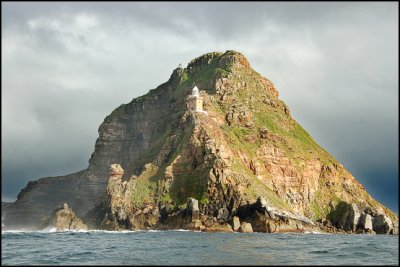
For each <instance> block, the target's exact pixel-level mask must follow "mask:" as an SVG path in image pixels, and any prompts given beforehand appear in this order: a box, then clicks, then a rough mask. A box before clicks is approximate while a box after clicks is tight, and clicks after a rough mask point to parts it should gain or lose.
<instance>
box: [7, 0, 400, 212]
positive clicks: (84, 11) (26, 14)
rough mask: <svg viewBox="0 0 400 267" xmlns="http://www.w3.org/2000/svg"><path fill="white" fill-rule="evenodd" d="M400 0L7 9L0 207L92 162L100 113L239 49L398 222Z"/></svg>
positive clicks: (62, 5) (23, 5)
mask: <svg viewBox="0 0 400 267" xmlns="http://www.w3.org/2000/svg"><path fill="white" fill-rule="evenodd" d="M398 25H399V14H398V3H397V2H386V3H378V2H365V3H361V2H357V3H344V2H342V3H294V2H290V3H267V2H266V3H262V2H259V3H255V2H253V3H211V2H203V3H189V2H185V3H144V2H141V3H135V2H120V3H106V2H101V3H88V2H87V3H81V2H70V3H55V2H54V3H51V2H47V3H46V2H45V3H32V4H31V3H22V2H20V3H11V2H9V3H7V2H2V39H1V43H2V46H1V55H2V62H1V64H2V84H1V88H2V90H1V94H2V98H1V106H2V110H1V111H2V131H1V133H2V179H1V180H2V200H3V201H4V200H6V201H11V200H15V199H16V195H17V194H18V192H19V191H20V189H21V188H22V187H24V186H25V185H26V183H27V181H29V180H34V179H37V178H40V177H44V176H57V175H64V174H68V173H71V172H75V171H78V170H82V169H84V168H86V167H87V165H88V159H89V157H90V155H91V153H92V151H93V149H94V144H95V140H96V138H97V129H98V126H99V125H100V123H101V122H102V121H103V119H104V117H105V116H106V115H108V114H109V113H110V112H111V111H112V110H113V109H114V108H116V107H117V106H119V105H120V104H122V103H127V102H129V101H130V100H131V99H132V98H135V97H138V96H140V95H143V94H145V93H147V92H148V90H149V89H152V88H155V87H156V86H158V85H159V84H161V83H163V82H165V81H167V80H168V78H169V76H170V74H171V72H172V70H173V69H174V68H176V67H177V66H178V64H179V63H182V64H183V65H184V66H186V65H187V63H188V62H189V61H190V60H191V59H193V58H195V57H197V56H200V55H202V54H204V53H207V52H212V51H222V52H224V51H225V50H237V51H239V52H241V53H243V54H244V55H245V56H246V57H247V58H248V59H249V61H250V64H251V65H252V67H253V68H254V69H255V70H256V71H258V72H259V73H260V74H262V75H263V76H265V77H267V78H268V79H270V80H271V81H272V82H273V83H274V84H275V85H276V87H277V89H278V91H279V92H280V98H281V99H282V100H283V101H284V102H285V103H286V104H288V106H289V107H290V109H291V113H292V116H293V117H294V118H295V119H296V120H297V121H298V122H299V123H300V124H301V125H302V126H303V127H304V128H305V129H306V130H307V131H308V132H309V133H310V134H311V135H312V136H313V137H314V139H315V140H316V141H317V142H318V143H319V144H320V145H322V147H324V148H325V149H326V150H327V151H329V152H330V153H331V154H333V155H334V156H335V157H336V158H337V159H338V160H339V161H340V162H341V163H342V164H343V165H344V167H345V168H347V169H348V170H349V171H350V172H351V173H352V174H353V175H354V176H355V177H356V178H357V180H358V181H360V182H361V183H362V184H363V185H364V186H365V187H366V189H367V191H368V192H369V193H371V194H372V196H373V197H375V198H376V199H377V200H379V201H380V202H382V203H383V204H384V205H387V206H388V207H389V208H391V209H392V210H394V211H395V212H396V213H397V214H398V184H399V178H398V175H399V166H398V160H399V158H398V135H399V132H398V126H399V125H398V107H399V103H398V101H399V100H398V97H399V95H398V94H399V92H398V86H399V78H398V64H399V62H398V57H399V55H398V48H399V43H398V37H399V36H398V34H399V28H398V27H399V26H398Z"/></svg>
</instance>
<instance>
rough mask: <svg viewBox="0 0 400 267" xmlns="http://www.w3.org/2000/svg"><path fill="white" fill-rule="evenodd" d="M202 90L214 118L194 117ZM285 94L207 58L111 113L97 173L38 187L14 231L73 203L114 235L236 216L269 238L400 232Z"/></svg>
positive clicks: (207, 224) (16, 209) (225, 60)
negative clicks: (196, 94)
mask: <svg viewBox="0 0 400 267" xmlns="http://www.w3.org/2000/svg"><path fill="white" fill-rule="evenodd" d="M194 84H196V86H197V87H198V88H199V90H200V96H201V98H202V101H203V103H202V104H203V109H204V111H206V112H207V113H199V112H192V111H189V110H187V105H186V102H185V101H186V99H187V96H188V95H189V94H190V93H191V90H192V88H193V85H194ZM278 96H279V93H278V91H277V90H276V88H275V86H274V85H273V83H272V82H271V81H269V80H268V79H266V78H264V77H262V76H261V75H260V74H258V73H257V72H256V71H254V70H253V69H252V68H251V66H250V64H249V62H248V60H247V59H246V58H245V57H244V56H243V55H242V54H240V53H238V52H235V51H226V52H225V53H219V52H215V53H208V54H206V55H203V56H200V57H198V58H196V59H194V60H192V61H191V62H190V63H189V64H188V66H187V67H186V68H177V69H175V70H174V71H173V73H172V75H171V77H170V79H169V80H168V81H167V82H165V83H163V84H161V85H160V86H158V87H157V88H155V89H153V90H150V91H149V92H148V93H147V94H146V95H144V96H141V97H138V98H135V99H133V100H132V101H131V102H129V103H127V104H123V105H121V106H119V107H118V108H116V109H115V110H114V111H113V112H112V113H111V114H110V115H109V116H107V117H106V118H105V119H104V122H103V123H102V124H101V125H100V127H99V137H98V139H97V140H96V144H95V149H94V152H93V154H92V155H91V158H90V160H89V165H88V168H87V169H85V170H83V171H81V172H77V173H74V174H71V175H67V176H62V177H58V178H54V177H48V178H42V179H39V180H38V181H35V182H30V183H28V185H27V187H26V188H25V189H23V190H22V191H21V193H20V194H19V197H18V200H17V201H16V202H15V203H12V204H10V205H8V206H7V207H6V213H7V216H6V217H5V225H6V226H7V225H8V222H10V223H11V222H19V225H18V226H25V225H32V224H38V223H39V222H40V218H42V217H43V216H46V215H47V214H49V213H50V212H51V210H52V209H53V207H54V206H57V205H60V204H61V203H64V202H68V203H69V204H70V205H71V206H73V207H76V212H77V215H78V216H81V217H82V218H90V221H91V222H92V223H93V224H94V225H95V227H100V225H101V227H102V228H104V229H113V230H119V229H133V230H135V229H176V228H187V229H194V228H195V229H200V228H201V230H204V231H233V230H232V227H231V226H230V224H228V223H232V219H233V225H234V228H236V229H237V225H236V226H235V224H236V223H235V219H234V218H235V216H236V218H238V219H239V221H242V222H248V223H250V224H251V225H252V228H253V230H254V231H260V232H285V231H297V232H304V231H309V230H315V229H316V230H318V229H320V230H321V231H330V232H335V231H348V232H355V231H357V230H362V231H365V230H367V231H369V230H370V217H371V218H372V219H371V220H372V226H373V227H372V228H373V229H372V230H371V231H376V232H377V233H397V232H398V216H396V215H395V214H394V213H393V212H391V211H390V210H388V209H386V208H385V207H383V206H382V205H381V204H379V203H378V202H377V201H376V200H374V199H373V198H372V197H371V196H370V195H369V194H368V193H367V192H366V191H365V189H364V188H363V187H362V186H361V185H360V184H359V183H358V182H357V181H356V180H355V178H354V177H353V176H352V175H351V174H350V173H349V172H348V171H346V169H345V168H344V167H343V166H342V165H341V164H340V163H339V162H337V160H336V159H335V158H333V157H332V156H331V155H329V154H328V153H327V152H326V151H325V150H324V149H322V148H321V147H320V146H319V145H318V144H317V143H316V142H315V141H314V140H313V139H312V138H311V137H310V136H309V135H308V133H307V132H306V131H305V130H304V129H303V128H302V127H301V126H300V125H299V124H298V123H297V122H296V121H295V120H294V119H293V118H292V117H291V115H290V111H289V108H288V107H287V106H286V105H285V103H283V102H282V101H281V100H280V99H279V98H278ZM110 166H111V168H110ZM341 203H342V204H341ZM352 203H357V205H355V204H353V205H352ZM338 207H339V208H338ZM363 214H369V215H370V217H368V216H365V217H363V216H364V215H363ZM83 216H85V217H83ZM317 220H318V221H319V222H318V223H317ZM96 224H97V226H96Z"/></svg>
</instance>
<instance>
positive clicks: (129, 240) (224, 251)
mask: <svg viewBox="0 0 400 267" xmlns="http://www.w3.org/2000/svg"><path fill="white" fill-rule="evenodd" d="M1 245H2V249H1V263H2V265H3V264H4V265H15V264H41V265H43V264H52V265H53V264H63V265H76V264H92V265H95V264H101V265H107V264H113V265H115V264H127V265H144V264H152V265H161V264H162V265H168V264H170V265H191V264H192V265H193V264H197V265H210V264H213V265H214V264H229V265H235V264H240V265H247V264H251V265H268V264H271V265H272V264H273V265H339V264H342V265H346V264H350V265H360V264H367V265H389V264H390V265H398V264H399V252H398V249H399V236H386V235H376V236H369V235H332V234H263V233H253V234H244V233H201V232H188V231H139V232H105V231H89V232H52V233H49V232H2V234H1Z"/></svg>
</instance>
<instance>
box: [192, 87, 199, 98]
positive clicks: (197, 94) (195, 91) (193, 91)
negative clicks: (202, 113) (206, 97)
mask: <svg viewBox="0 0 400 267" xmlns="http://www.w3.org/2000/svg"><path fill="white" fill-rule="evenodd" d="M192 96H199V88H197V86H196V85H195V86H194V87H193V89H192Z"/></svg>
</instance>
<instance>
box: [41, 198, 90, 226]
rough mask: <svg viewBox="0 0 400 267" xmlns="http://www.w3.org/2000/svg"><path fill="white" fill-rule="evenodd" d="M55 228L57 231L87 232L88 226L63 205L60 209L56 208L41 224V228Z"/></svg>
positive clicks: (65, 204) (66, 205)
mask: <svg viewBox="0 0 400 267" xmlns="http://www.w3.org/2000/svg"><path fill="white" fill-rule="evenodd" d="M48 227H55V228H56V229H57V231H62V230H87V229H88V226H87V225H86V224H84V223H83V222H82V219H80V218H78V217H77V216H76V214H75V212H73V211H72V209H70V208H69V207H68V204H67V203H64V204H63V206H62V207H58V208H56V209H55V210H54V211H53V212H52V214H51V216H50V218H47V219H46V221H45V222H44V223H43V226H42V228H48Z"/></svg>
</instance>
